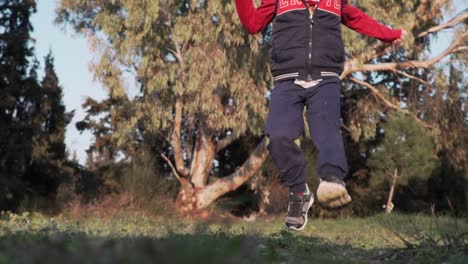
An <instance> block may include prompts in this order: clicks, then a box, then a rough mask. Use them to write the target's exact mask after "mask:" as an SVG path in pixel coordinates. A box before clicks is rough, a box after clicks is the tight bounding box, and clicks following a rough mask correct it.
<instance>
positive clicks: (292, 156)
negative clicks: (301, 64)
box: [265, 78, 348, 192]
mask: <svg viewBox="0 0 468 264" xmlns="http://www.w3.org/2000/svg"><path fill="white" fill-rule="evenodd" d="M340 87H341V86H340V80H339V79H338V78H331V79H325V80H323V81H322V82H320V83H319V84H318V85H316V86H314V87H311V88H307V89H305V88H302V87H301V86H298V85H296V84H294V81H293V80H290V81H282V82H277V83H276V86H275V88H274V89H273V90H272V92H271V98H270V104H269V113H268V118H267V121H266V125H265V134H266V135H267V136H268V137H269V138H270V143H269V145H268V150H269V152H270V156H271V157H272V159H273V161H274V163H275V164H276V166H277V167H278V169H279V170H280V173H281V181H282V183H283V184H284V186H287V187H289V188H290V191H292V192H302V191H304V190H305V182H306V178H307V171H306V162H305V159H304V153H303V152H302V150H301V149H300V148H299V147H298V146H297V145H296V143H295V142H294V140H295V139H297V138H299V137H300V136H301V135H302V133H303V132H304V118H303V110H304V106H305V107H306V108H307V114H306V116H307V122H308V124H309V128H310V134H311V137H312V141H313V142H314V145H315V146H316V148H317V150H318V159H317V172H318V175H319V176H320V177H324V176H326V175H334V176H336V177H338V178H340V179H343V178H344V177H345V176H346V175H347V173H348V164H347V162H346V156H345V151H344V146H343V138H342V136H341V130H340V128H341V121H340Z"/></svg>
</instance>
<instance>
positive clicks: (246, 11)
mask: <svg viewBox="0 0 468 264" xmlns="http://www.w3.org/2000/svg"><path fill="white" fill-rule="evenodd" d="M235 1H236V9H237V14H238V15H239V18H240V21H241V22H242V24H243V25H244V27H245V29H246V30H247V31H248V32H249V33H250V34H255V33H258V32H260V31H262V30H263V29H264V28H265V27H266V26H267V25H268V23H270V21H271V20H272V19H273V16H274V12H275V5H276V0H262V3H261V5H260V6H259V7H258V8H255V7H254V6H253V0H235Z"/></svg>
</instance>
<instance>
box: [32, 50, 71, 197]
mask: <svg viewBox="0 0 468 264" xmlns="http://www.w3.org/2000/svg"><path fill="white" fill-rule="evenodd" d="M44 64H45V67H44V69H45V74H44V78H43V80H42V82H41V86H40V88H39V89H37V90H35V98H37V99H36V102H35V107H34V113H33V115H32V123H31V125H32V130H33V135H32V149H31V162H30V164H29V166H28V172H27V174H26V179H27V180H28V182H30V184H31V185H32V186H31V188H32V189H33V190H34V193H35V194H36V195H42V196H47V195H49V194H53V193H55V191H56V189H57V187H58V185H59V183H60V181H61V180H62V179H63V177H64V163H65V161H66V160H67V157H66V146H65V128H66V126H67V125H68V123H70V121H71V118H72V116H73V112H70V113H67V112H65V105H64V104H63V101H62V96H63V95H62V87H60V85H59V80H58V77H57V74H56V73H55V66H54V58H53V56H52V53H51V52H49V54H48V55H47V56H46V57H45V59H44Z"/></svg>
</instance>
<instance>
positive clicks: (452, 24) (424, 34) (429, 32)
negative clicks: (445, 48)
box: [417, 11, 468, 38]
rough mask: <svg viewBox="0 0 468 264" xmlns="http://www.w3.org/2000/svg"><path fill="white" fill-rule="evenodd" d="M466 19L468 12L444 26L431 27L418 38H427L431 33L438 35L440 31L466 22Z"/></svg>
mask: <svg viewBox="0 0 468 264" xmlns="http://www.w3.org/2000/svg"><path fill="white" fill-rule="evenodd" d="M465 19H468V11H465V12H463V13H461V14H460V15H458V16H456V17H454V18H452V19H450V20H449V21H447V22H446V23H444V24H440V25H437V26H434V27H431V28H430V29H428V30H426V31H424V32H421V33H419V34H418V36H417V37H418V38H422V37H425V36H427V35H429V34H431V33H436V32H439V31H441V30H443V29H446V28H451V27H454V26H456V25H457V24H459V23H463V22H464V21H465Z"/></svg>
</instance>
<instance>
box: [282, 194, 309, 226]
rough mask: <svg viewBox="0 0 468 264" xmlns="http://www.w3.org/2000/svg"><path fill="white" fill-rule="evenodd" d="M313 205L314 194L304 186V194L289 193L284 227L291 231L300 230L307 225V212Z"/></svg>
mask: <svg viewBox="0 0 468 264" xmlns="http://www.w3.org/2000/svg"><path fill="white" fill-rule="evenodd" d="M313 203H314V194H313V193H311V192H310V191H309V187H307V185H306V192H304V193H302V194H296V193H291V194H290V195H289V205H288V212H287V214H286V220H285V221H284V226H285V227H286V228H288V229H291V230H296V231H299V230H302V229H304V227H305V226H306V224H307V212H309V209H310V207H312V204H313Z"/></svg>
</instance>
